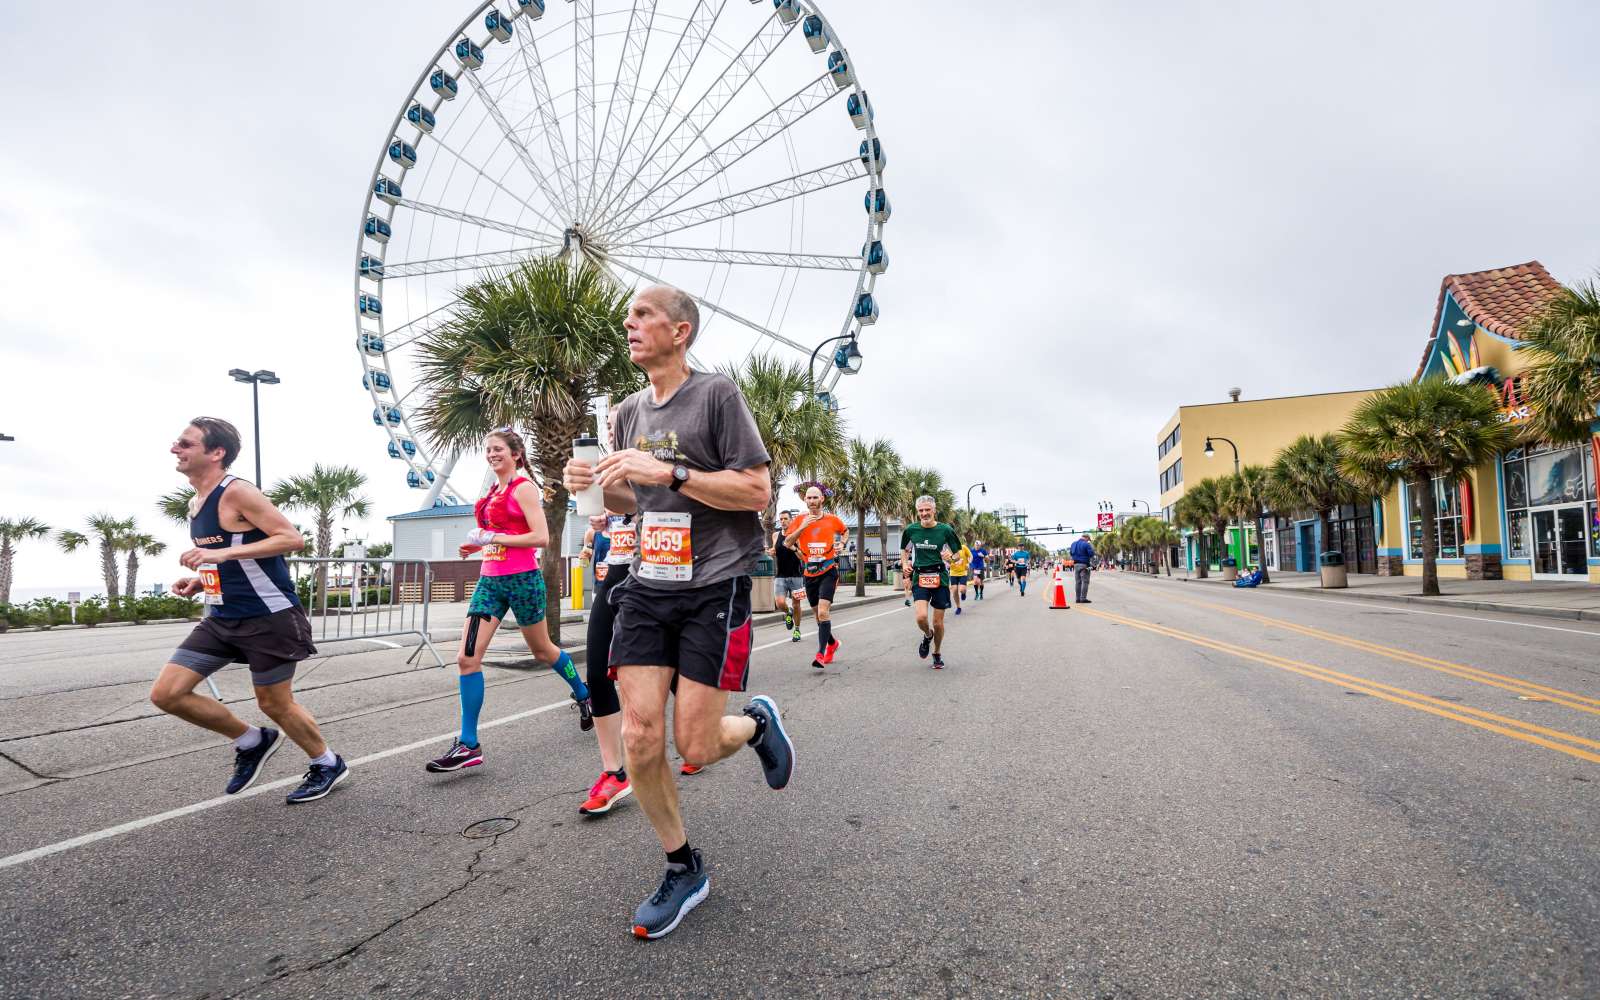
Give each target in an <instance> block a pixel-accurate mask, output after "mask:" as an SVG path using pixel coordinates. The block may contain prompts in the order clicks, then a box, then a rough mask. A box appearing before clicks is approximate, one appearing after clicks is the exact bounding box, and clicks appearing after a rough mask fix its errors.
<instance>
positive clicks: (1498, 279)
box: [1417, 260, 1561, 378]
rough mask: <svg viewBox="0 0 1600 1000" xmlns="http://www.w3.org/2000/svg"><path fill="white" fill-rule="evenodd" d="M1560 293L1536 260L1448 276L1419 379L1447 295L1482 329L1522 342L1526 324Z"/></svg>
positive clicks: (1555, 282)
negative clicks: (1552, 297)
mask: <svg viewBox="0 0 1600 1000" xmlns="http://www.w3.org/2000/svg"><path fill="white" fill-rule="evenodd" d="M1559 291H1561V283H1560V282H1559V281H1557V280H1556V279H1555V278H1552V277H1551V276H1550V272H1549V271H1546V270H1545V269H1544V265H1543V264H1541V263H1539V262H1538V261H1536V260H1530V261H1528V262H1527V263H1526V264H1513V265H1511V266H1510V267H1498V268H1495V269H1494V270H1492V271H1474V272H1472V273H1471V274H1449V275H1445V279H1444V281H1443V282H1441V283H1440V285H1439V303H1438V305H1437V306H1435V307H1434V310H1433V326H1431V327H1429V328H1428V343H1427V345H1426V346H1425V347H1424V348H1423V351H1422V362H1421V364H1419V365H1418V366H1417V377H1418V378H1421V377H1422V372H1423V369H1424V368H1426V367H1427V364H1428V358H1429V356H1430V355H1431V354H1432V353H1433V344H1434V341H1435V340H1437V339H1438V336H1439V320H1440V319H1441V318H1442V317H1443V316H1444V302H1445V297H1446V296H1447V295H1448V296H1450V297H1452V298H1454V299H1455V300H1456V303H1457V304H1458V305H1459V306H1461V308H1462V310H1463V311H1465V312H1466V314H1467V318H1469V319H1471V320H1472V321H1473V322H1474V323H1476V324H1477V325H1478V326H1481V327H1483V328H1484V329H1485V330H1488V331H1489V332H1490V333H1497V334H1499V335H1500V336H1502V337H1510V338H1511V339H1513V340H1521V339H1522V325H1523V324H1524V323H1526V322H1527V321H1528V320H1529V319H1531V318H1533V316H1534V314H1535V313H1537V312H1538V311H1539V309H1540V308H1541V307H1543V306H1544V304H1545V302H1547V301H1549V299H1550V297H1551V296H1552V295H1555V294H1556V293H1557V292H1559Z"/></svg>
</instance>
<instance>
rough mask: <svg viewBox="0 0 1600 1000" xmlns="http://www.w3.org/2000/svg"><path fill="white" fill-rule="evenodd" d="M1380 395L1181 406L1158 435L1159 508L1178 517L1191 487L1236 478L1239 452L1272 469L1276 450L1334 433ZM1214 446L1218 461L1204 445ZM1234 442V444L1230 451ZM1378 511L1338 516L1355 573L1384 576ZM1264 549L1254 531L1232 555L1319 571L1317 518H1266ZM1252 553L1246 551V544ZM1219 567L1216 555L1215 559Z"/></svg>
mask: <svg viewBox="0 0 1600 1000" xmlns="http://www.w3.org/2000/svg"><path fill="white" fill-rule="evenodd" d="M1374 391H1375V390H1372V389H1360V390H1356V391H1352V392H1325V393H1319V394H1316V395H1310V396H1281V397H1278V398H1276V399H1248V400H1246V399H1234V400H1233V401H1231V402H1226V403H1201V404H1198V405H1192V406H1180V407H1178V411H1177V412H1176V413H1174V414H1173V415H1172V417H1171V419H1169V420H1168V421H1167V422H1166V424H1165V425H1163V426H1162V428H1161V433H1160V434H1159V435H1157V437H1156V442H1157V443H1156V468H1157V481H1158V484H1159V487H1158V488H1159V491H1160V495H1161V510H1162V512H1163V515H1164V516H1165V517H1166V518H1167V520H1169V521H1170V520H1171V519H1172V508H1173V505H1174V504H1176V503H1177V502H1178V498H1179V497H1181V496H1183V494H1184V490H1185V489H1186V487H1187V485H1189V484H1192V483H1195V482H1198V481H1200V480H1201V479H1206V478H1208V477H1218V476H1226V475H1231V474H1232V473H1233V471H1234V448H1235V447H1236V448H1237V449H1238V456H1239V463H1240V464H1241V465H1271V464H1272V461H1273V459H1275V458H1276V457H1277V455H1278V452H1279V451H1281V450H1283V448H1285V447H1287V446H1288V445H1289V444H1290V443H1291V442H1293V441H1294V439H1295V438H1297V437H1299V436H1300V435H1302V434H1329V433H1332V432H1334V431H1337V430H1338V429H1339V428H1340V427H1343V426H1344V423H1345V421H1346V420H1347V419H1348V418H1349V416H1350V413H1351V411H1352V410H1354V409H1355V408H1356V404H1358V403H1360V402H1361V401H1362V400H1363V399H1366V398H1367V397H1368V396H1370V395H1372V393H1373V392H1374ZM1208 439H1209V440H1210V441H1211V442H1212V445H1213V448H1212V455H1211V457H1209V458H1208V457H1207V456H1206V454H1205V443H1206V441H1207V440H1208ZM1228 442H1231V443H1232V445H1231V446H1230V444H1229V443H1228ZM1375 506H1376V505H1372V504H1356V505H1350V506H1348V507H1347V508H1342V509H1340V510H1339V511H1336V512H1335V513H1334V516H1333V532H1334V536H1335V537H1334V539H1333V541H1334V544H1333V545H1332V546H1331V547H1332V548H1335V549H1341V550H1342V551H1343V552H1345V554H1346V559H1347V561H1348V564H1349V566H1350V571H1351V572H1361V573H1375V572H1377V571H1378V559H1377V526H1376V521H1375V517H1376V510H1375ZM1263 529H1264V534H1265V539H1264V541H1265V543H1266V544H1265V545H1264V546H1262V545H1260V542H1259V540H1257V539H1256V538H1255V526H1254V525H1249V526H1246V529H1245V531H1244V537H1243V538H1240V537H1239V536H1238V535H1237V533H1236V535H1235V537H1234V538H1232V539H1230V542H1229V549H1230V551H1231V552H1232V554H1233V556H1234V558H1236V559H1239V560H1240V561H1241V564H1242V565H1255V564H1256V561H1257V559H1258V558H1260V556H1261V554H1262V551H1263V550H1264V553H1265V557H1266V561H1267V567H1268V568H1269V569H1274V570H1277V569H1283V570H1300V571H1304V572H1310V571H1312V570H1314V569H1315V567H1316V554H1317V549H1318V546H1319V545H1320V542H1321V538H1320V532H1321V528H1320V527H1319V526H1318V523H1317V519H1316V518H1315V516H1314V515H1313V514H1309V513H1308V514H1305V515H1303V516H1301V517H1298V518H1296V517H1293V516H1279V517H1268V518H1267V519H1266V521H1265V522H1264V524H1263ZM1246 545H1248V546H1249V551H1248V552H1246V551H1245V546H1246ZM1187 548H1188V550H1189V551H1188V554H1187V556H1186V557H1185V561H1186V562H1188V564H1189V565H1190V567H1191V568H1192V567H1193V565H1194V561H1195V547H1194V546H1193V545H1192V544H1191V545H1188V546H1187ZM1212 556H1213V558H1212V562H1213V563H1215V552H1213V553H1212Z"/></svg>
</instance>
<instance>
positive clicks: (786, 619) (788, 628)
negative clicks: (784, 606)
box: [783, 611, 794, 632]
mask: <svg viewBox="0 0 1600 1000" xmlns="http://www.w3.org/2000/svg"><path fill="white" fill-rule="evenodd" d="M783 630H784V631H785V632H792V631H793V630H794V615H791V614H789V613H788V612H787V611H785V612H784V614H783Z"/></svg>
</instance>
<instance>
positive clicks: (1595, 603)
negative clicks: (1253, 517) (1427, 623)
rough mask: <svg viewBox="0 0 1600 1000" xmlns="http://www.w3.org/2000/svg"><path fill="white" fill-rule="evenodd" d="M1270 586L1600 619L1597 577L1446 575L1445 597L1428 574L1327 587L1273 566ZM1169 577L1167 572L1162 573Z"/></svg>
mask: <svg viewBox="0 0 1600 1000" xmlns="http://www.w3.org/2000/svg"><path fill="white" fill-rule="evenodd" d="M1271 575H1272V582H1271V583H1270V584H1266V585H1265V587H1266V588H1267V589H1269V590H1273V591H1279V592H1284V593H1297V594H1307V593H1311V592H1315V593H1316V594H1318V595H1319V596H1326V597H1349V598H1356V599H1363V600H1377V601H1400V602H1402V603H1405V604H1427V605H1440V606H1444V607H1449V608H1468V609H1470V610H1473V611H1500V612H1504V613H1507V614H1519V615H1536V616H1538V617H1541V618H1564V619H1567V620H1569V621H1590V622H1600V586H1596V585H1595V584H1592V583H1565V582H1556V581H1547V580H1535V581H1533V582H1532V583H1524V582H1519V581H1515V580H1440V581H1439V589H1440V590H1441V591H1443V594H1442V596H1439V597H1423V596H1422V593H1421V591H1422V578H1421V577H1416V576H1373V575H1371V574H1367V573H1351V574H1350V586H1349V587H1348V588H1346V589H1344V590H1323V589H1322V587H1321V580H1320V578H1319V577H1318V575H1317V574H1316V573H1280V572H1278V571H1276V570H1274V571H1273V572H1272V574H1271ZM1162 579H1166V577H1162ZM1172 579H1173V580H1179V581H1182V582H1184V583H1201V584H1209V585H1211V586H1214V587H1231V586H1233V585H1232V584H1231V583H1224V582H1223V581H1222V579H1221V578H1220V577H1218V576H1211V577H1209V578H1207V579H1204V580H1201V579H1199V578H1196V577H1182V576H1173V577H1172Z"/></svg>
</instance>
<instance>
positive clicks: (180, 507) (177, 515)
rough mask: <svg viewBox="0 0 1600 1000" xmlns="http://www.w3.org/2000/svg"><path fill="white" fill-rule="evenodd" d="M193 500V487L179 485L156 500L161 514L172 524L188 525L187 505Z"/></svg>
mask: <svg viewBox="0 0 1600 1000" xmlns="http://www.w3.org/2000/svg"><path fill="white" fill-rule="evenodd" d="M193 502H194V487H193V486H180V487H178V488H177V489H175V490H173V491H172V492H171V493H168V494H167V495H166V496H164V497H162V498H161V499H160V500H157V501H156V509H157V510H159V511H160V512H161V516H162V517H164V518H166V519H167V520H169V521H171V522H172V523H174V524H181V525H183V526H184V527H186V528H187V527H188V526H189V505H190V504H191V503H193Z"/></svg>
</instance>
